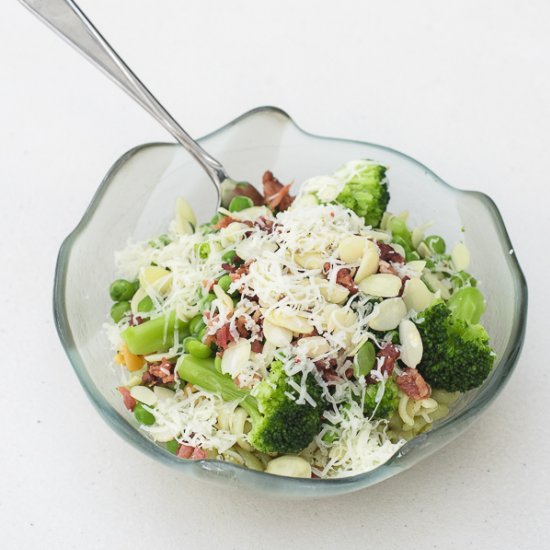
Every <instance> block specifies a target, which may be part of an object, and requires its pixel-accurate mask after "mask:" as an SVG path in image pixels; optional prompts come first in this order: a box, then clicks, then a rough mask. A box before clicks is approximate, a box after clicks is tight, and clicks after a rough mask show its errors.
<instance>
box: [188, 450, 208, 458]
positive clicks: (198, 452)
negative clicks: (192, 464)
mask: <svg viewBox="0 0 550 550" xmlns="http://www.w3.org/2000/svg"><path fill="white" fill-rule="evenodd" d="M205 458H206V451H205V450H204V449H200V448H199V447H195V448H194V449H193V454H192V455H191V460H204V459H205Z"/></svg>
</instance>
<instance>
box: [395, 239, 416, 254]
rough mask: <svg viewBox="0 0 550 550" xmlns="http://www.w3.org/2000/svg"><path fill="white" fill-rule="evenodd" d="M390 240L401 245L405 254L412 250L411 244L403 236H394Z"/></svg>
mask: <svg viewBox="0 0 550 550" xmlns="http://www.w3.org/2000/svg"><path fill="white" fill-rule="evenodd" d="M391 242H392V243H395V244H398V245H400V246H402V247H403V249H404V250H405V254H410V253H411V252H412V246H411V245H410V244H409V243H408V242H407V241H406V240H405V239H404V238H403V237H399V236H394V237H392V240H391Z"/></svg>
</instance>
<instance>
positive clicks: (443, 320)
mask: <svg viewBox="0 0 550 550" xmlns="http://www.w3.org/2000/svg"><path fill="white" fill-rule="evenodd" d="M463 290H468V291H470V290H474V291H475V290H476V289H474V288H473V287H466V288H464V289H461V290H460V291H459V292H462V291H463ZM478 292H479V291H478ZM447 303H448V302H447ZM458 305H459V306H460V305H461V303H459V304H458ZM458 310H460V307H458ZM468 310H469V308H466V310H465V312H466V316H467V317H469V318H474V319H475V318H476V317H477V315H475V311H474V316H473V317H472V315H471V311H470V312H468ZM461 313H462V312H461ZM417 328H418V332H419V333H420V337H421V338H422V346H423V353H422V361H421V362H420V364H419V365H418V366H417V369H418V372H420V374H421V375H422V376H423V377H424V379H425V380H426V382H428V384H430V385H431V386H432V388H434V389H442V390H446V391H449V392H455V391H459V392H466V391H468V390H471V389H473V388H477V387H478V386H481V384H483V382H484V380H485V379H486V378H487V376H488V375H489V372H490V371H491V369H492V367H493V363H494V360H495V354H494V352H493V350H492V349H491V348H490V346H489V337H488V335H487V332H486V331H485V329H484V328H483V327H482V326H481V325H479V324H471V323H468V322H467V321H465V320H463V319H462V318H459V317H457V316H456V315H455V313H454V312H453V311H451V309H450V307H447V305H446V304H445V302H443V301H442V300H440V301H437V302H435V303H433V304H432V305H431V306H430V307H428V308H427V309H425V310H424V311H423V312H422V313H421V314H420V315H419V317H418V320H417Z"/></svg>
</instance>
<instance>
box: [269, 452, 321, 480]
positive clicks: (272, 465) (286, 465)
mask: <svg viewBox="0 0 550 550" xmlns="http://www.w3.org/2000/svg"><path fill="white" fill-rule="evenodd" d="M265 471H266V472H267V473H268V474H275V475H278V476H287V477H303V478H306V479H309V478H310V477H311V465H310V464H309V462H308V461H307V460H304V459H303V458H300V457H299V456H280V457H278V458H274V459H273V460H270V461H269V463H268V465H267V467H266V469H265Z"/></svg>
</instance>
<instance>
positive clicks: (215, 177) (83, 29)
mask: <svg viewBox="0 0 550 550" xmlns="http://www.w3.org/2000/svg"><path fill="white" fill-rule="evenodd" d="M19 1H20V2H21V3H22V4H23V5H24V6H25V7H26V8H28V9H29V10H30V11H31V12H32V13H34V15H36V16H37V17H38V18H39V19H40V20H42V21H43V22H44V23H45V24H46V25H48V26H49V27H50V28H51V29H52V30H54V31H55V32H56V33H57V34H58V35H60V36H61V37H62V38H64V39H65V40H66V41H67V42H69V44H70V45H71V46H73V47H74V48H75V49H76V50H77V51H79V52H80V53H81V54H82V55H83V56H84V57H86V58H87V59H88V60H89V61H91V62H92V63H93V64H94V65H95V66H96V67H98V68H99V69H101V70H102V71H103V72H104V73H105V74H106V75H107V76H108V77H110V78H111V80H113V81H114V82H115V83H116V84H118V86H120V87H121V88H122V89H123V90H124V91H125V92H126V93H127V94H128V95H129V96H130V97H132V98H133V99H134V100H135V101H136V102H137V103H139V104H140V105H141V106H142V107H143V108H144V109H145V110H146V111H147V112H148V113H149V114H150V115H151V116H153V117H154V118H155V119H156V120H157V121H158V122H160V124H162V126H164V128H166V130H168V132H170V134H172V136H174V138H175V139H176V140H177V141H178V142H179V143H181V145H182V146H183V147H184V148H185V149H186V150H187V151H189V153H191V155H192V156H193V157H194V158H195V159H196V160H197V161H198V162H199V164H200V165H201V166H202V167H203V169H204V170H205V172H206V173H207V174H208V176H209V177H210V179H211V180H212V183H213V184H214V185H215V187H216V190H217V194H218V206H219V205H220V202H221V196H222V184H223V186H224V191H225V188H230V189H231V188H234V187H235V184H236V182H234V181H233V180H231V179H230V178H229V177H228V175H227V173H226V171H225V169H224V167H223V166H222V164H221V163H220V162H219V161H217V160H216V159H215V158H213V157H212V156H211V155H209V154H208V153H207V152H206V151H205V150H204V149H203V148H202V147H201V146H200V145H199V144H198V143H197V142H196V141H195V140H194V139H193V138H192V137H191V136H190V135H189V134H188V133H187V132H186V131H185V130H184V129H183V128H182V127H181V126H180V125H179V124H178V123H177V122H176V121H175V120H174V118H173V117H172V115H170V113H169V112H168V111H167V110H166V109H165V108H164V107H163V106H162V105H161V103H160V102H159V101H158V100H157V99H156V98H155V96H154V95H153V94H152V93H151V92H150V91H149V90H148V89H147V88H146V86H145V85H144V84H143V82H141V80H139V78H138V77H137V76H136V75H135V74H134V73H133V71H132V70H131V69H130V68H129V67H128V65H126V63H125V62H124V61H123V60H122V59H121V58H120V56H119V55H118V54H117V53H116V52H115V50H114V49H113V48H112V47H111V46H110V45H109V43H108V42H107V41H106V40H105V39H104V38H103V36H101V34H100V33H99V31H98V30H97V29H96V28H95V27H94V25H93V24H92V23H91V21H90V20H89V19H88V18H87V17H86V15H85V14H84V13H83V11H82V10H81V9H80V8H79V7H78V6H77V5H76V4H75V3H74V2H73V1H72V0H19ZM224 182H225V183H224ZM239 185H243V184H239ZM247 185H248V184H247Z"/></svg>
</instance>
